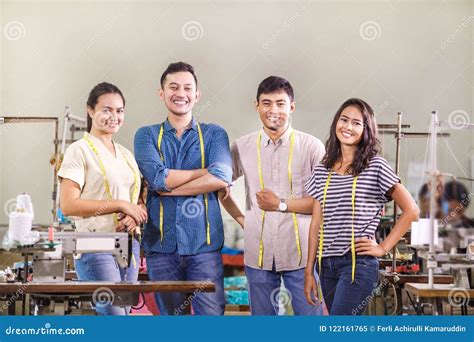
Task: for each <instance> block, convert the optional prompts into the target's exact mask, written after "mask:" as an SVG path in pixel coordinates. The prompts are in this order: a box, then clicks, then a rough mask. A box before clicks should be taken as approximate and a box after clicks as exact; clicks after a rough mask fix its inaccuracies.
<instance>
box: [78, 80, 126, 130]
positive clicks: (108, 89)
mask: <svg viewBox="0 0 474 342" xmlns="http://www.w3.org/2000/svg"><path fill="white" fill-rule="evenodd" d="M104 94H119V95H120V97H121V98H122V100H123V106H124V107H125V98H124V97H123V94H122V92H121V91H120V89H119V88H118V87H117V86H115V85H113V84H111V83H107V82H102V83H99V84H98V85H96V86H95V87H94V88H92V90H91V92H90V93H89V98H88V99H87V107H90V108H92V109H94V108H95V105H96V104H97V102H98V101H99V97H100V96H101V95H104ZM91 129H92V118H91V116H90V115H89V113H87V132H89V133H90V132H91Z"/></svg>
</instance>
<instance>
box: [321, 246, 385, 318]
mask: <svg viewBox="0 0 474 342" xmlns="http://www.w3.org/2000/svg"><path fill="white" fill-rule="evenodd" d="M321 268H322V270H320V271H319V276H320V278H321V287H322V289H323V295H324V300H325V301H326V305H327V306H328V310H329V314H330V315H361V314H362V313H363V312H364V309H365V307H366V306H367V304H368V303H369V302H370V300H371V299H372V298H373V296H374V293H373V291H374V289H375V288H376V287H377V283H378V272H379V262H378V260H377V259H376V258H375V257H373V256H358V255H357V256H356V269H355V277H354V283H352V256H351V253H350V252H349V253H346V254H344V255H343V256H337V257H326V258H323V260H322V263H321Z"/></svg>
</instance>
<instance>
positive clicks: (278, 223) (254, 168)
mask: <svg viewBox="0 0 474 342" xmlns="http://www.w3.org/2000/svg"><path fill="white" fill-rule="evenodd" d="M260 132H262V140H261V146H260V150H261V161H262V163H261V164H262V175H263V181H264V185H265V188H266V189H270V190H273V192H275V194H276V195H277V196H278V198H280V199H288V198H291V197H292V198H302V197H307V196H309V195H308V194H307V193H306V192H305V189H304V185H305V184H306V182H307V181H308V179H309V178H310V177H311V172H312V171H313V169H314V168H315V166H316V165H317V164H318V163H319V162H320V161H321V159H322V158H323V156H324V154H325V148H324V145H323V143H322V142H321V141H320V140H319V139H316V138H315V137H313V136H311V135H309V134H306V133H303V132H299V131H296V130H293V129H292V128H291V127H289V128H288V130H287V131H286V132H285V133H284V134H283V135H282V136H281V137H280V138H279V139H278V141H276V142H273V141H272V140H271V139H270V138H269V137H268V135H267V134H266V133H265V131H264V130H263V129H262V130H261V131H260ZM292 132H294V134H295V143H294V150H293V161H292V165H291V170H292V179H293V181H292V183H293V194H292V193H291V192H290V184H289V178H288V159H289V154H290V137H291V133H292ZM258 133H259V132H255V133H252V134H249V135H246V136H244V137H241V138H239V139H237V140H236V141H235V142H234V143H232V146H231V152H232V160H233V178H234V180H235V179H237V178H239V177H241V176H244V178H245V195H246V206H245V224H244V227H245V229H244V239H245V254H244V255H245V265H247V266H249V267H252V268H257V269H259V268H260V267H259V266H258V254H259V246H260V233H261V229H262V220H261V216H262V211H261V209H260V208H259V207H258V204H257V198H256V193H257V192H258V191H260V180H259V173H258V159H257V137H258ZM296 216H297V220H298V228H299V239H300V245H301V251H302V260H301V264H298V263H299V254H298V249H297V245H296V234H295V227H294V223H293V216H292V214H291V213H282V212H277V211H267V212H266V213H265V225H264V227H263V246H264V249H263V267H262V269H264V270H272V266H273V261H275V268H276V271H291V270H296V269H300V268H303V267H305V266H306V260H307V257H308V256H307V254H308V234H309V224H310V222H311V215H303V214H297V215H296Z"/></svg>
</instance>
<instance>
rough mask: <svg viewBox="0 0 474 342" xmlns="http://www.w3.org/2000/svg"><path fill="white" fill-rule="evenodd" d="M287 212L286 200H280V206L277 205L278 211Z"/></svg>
mask: <svg viewBox="0 0 474 342" xmlns="http://www.w3.org/2000/svg"><path fill="white" fill-rule="evenodd" d="M287 210H288V204H286V200H284V199H280V204H279V205H278V211H280V212H282V213H284V212H286V211H287Z"/></svg>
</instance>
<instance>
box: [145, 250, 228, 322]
mask: <svg viewBox="0 0 474 342" xmlns="http://www.w3.org/2000/svg"><path fill="white" fill-rule="evenodd" d="M145 256H146V265H147V270H148V277H149V278H150V280H154V281H179V280H194V281H209V282H212V283H214V285H215V288H216V290H215V292H202V291H199V290H196V291H194V292H193V293H192V294H191V297H190V298H191V299H192V303H191V301H189V300H188V299H187V294H185V293H155V298H156V303H157V305H158V307H159V308H160V313H161V314H162V315H185V314H186V312H187V311H189V309H190V307H189V305H190V304H191V305H192V308H193V310H194V314H195V315H208V316H210V315H223V314H224V309H225V297H224V267H223V265H222V255H221V252H220V251H215V252H208V253H201V254H195V255H179V254H177V253H169V254H168V253H157V252H151V253H146V255H145Z"/></svg>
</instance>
